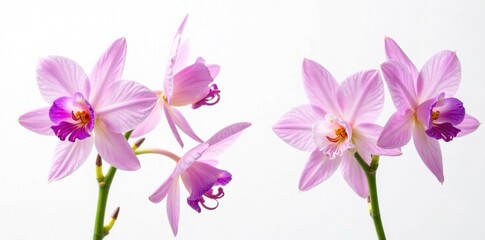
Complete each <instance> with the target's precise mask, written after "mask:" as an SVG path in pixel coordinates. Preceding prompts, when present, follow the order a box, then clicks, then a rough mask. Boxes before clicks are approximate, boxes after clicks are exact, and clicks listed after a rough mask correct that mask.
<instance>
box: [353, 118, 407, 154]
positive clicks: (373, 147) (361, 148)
mask: <svg viewBox="0 0 485 240" xmlns="http://www.w3.org/2000/svg"><path fill="white" fill-rule="evenodd" d="M382 129H383V127H381V126H379V125H377V124H373V123H363V124H360V125H358V126H355V127H354V129H353V132H352V133H353V135H352V140H353V141H354V143H355V147H356V150H357V152H359V153H360V155H361V156H362V157H364V156H365V157H364V158H366V160H368V161H370V156H371V155H384V156H398V155H401V150H400V149H399V148H392V149H385V148H381V147H379V146H377V139H378V138H379V136H380V135H381V132H382Z"/></svg>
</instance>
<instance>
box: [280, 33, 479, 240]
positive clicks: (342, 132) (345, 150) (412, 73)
mask: <svg viewBox="0 0 485 240" xmlns="http://www.w3.org/2000/svg"><path fill="white" fill-rule="evenodd" d="M385 51H386V56H387V61H385V62H384V63H383V64H382V65H381V72H382V75H383V77H384V79H385V81H386V83H387V86H388V89H389V91H390V94H391V96H392V101H393V103H394V106H395V107H396V112H395V113H394V114H393V115H392V116H391V117H390V118H389V120H388V121H387V123H386V125H385V126H384V127H381V126H379V125H377V124H375V123H374V122H375V121H376V120H377V118H378V116H379V114H380V112H381V110H382V108H383V104H384V88H383V83H382V80H381V75H380V74H379V70H366V71H360V72H357V73H355V74H353V75H351V76H349V77H347V78H346V79H345V80H344V81H343V82H342V83H341V84H338V83H337V81H336V80H335V79H334V78H333V76H332V75H331V74H330V73H329V72H328V71H327V70H326V69H325V68H324V67H323V66H321V65H320V64H318V63H316V62H315V61H312V60H309V59H305V60H304V61H303V83H304V86H305V90H306V94H307V97H308V100H309V101H310V104H307V105H301V106H298V107H295V108H293V109H292V110H290V111H289V112H288V113H286V114H285V115H283V116H282V117H281V119H280V120H279V121H278V122H277V123H276V124H275V125H274V126H273V130H274V132H275V133H276V135H278V136H279V137H280V138H281V139H282V140H283V141H284V142H286V143H287V144H289V145H290V146H292V147H294V148H296V149H299V150H302V151H308V152H311V154H310V157H309V159H308V161H307V163H306V165H305V167H304V169H303V172H302V174H301V177H300V183H299V188H300V190H302V191H306V190H309V189H311V188H313V187H315V186H316V185H318V184H320V183H322V182H323V181H325V180H326V179H328V178H329V177H330V176H331V175H332V174H333V173H334V172H335V171H336V169H337V167H338V166H341V171H342V174H343V177H344V179H345V180H346V182H347V183H348V185H349V186H350V187H351V188H352V190H353V191H354V192H355V193H357V195H359V196H360V197H363V198H367V199H368V201H370V208H371V209H370V211H371V216H372V218H373V221H374V225H375V227H376V232H377V235H378V237H379V239H385V234H384V228H383V225H382V220H381V218H380V213H379V205H378V199H377V189H376V179H375V174H376V171H377V167H378V165H379V156H381V155H384V156H397V155H401V150H400V148H401V147H402V146H404V145H406V144H407V143H408V142H409V141H410V140H411V137H412V138H413V141H414V145H415V147H416V150H417V152H418V154H419V156H420V157H421V159H422V160H423V162H424V164H425V165H426V166H427V167H428V169H429V170H430V171H431V172H432V173H433V174H434V175H435V176H436V178H437V179H438V181H439V182H441V183H443V181H444V175H443V163H442V156H441V150H440V145H439V140H443V141H445V142H449V141H451V140H452V139H453V138H455V137H461V136H464V135H466V134H469V133H471V132H473V131H475V130H476V129H477V128H478V126H479V122H478V120H477V119H475V118H474V117H472V116H470V115H469V114H467V113H466V112H465V107H464V106H463V103H462V102H461V101H460V100H459V99H457V98H455V97H454V95H455V93H456V92H457V90H458V86H459V83H460V77H461V76H460V74H461V69H460V62H459V60H458V58H457V56H456V54H455V53H454V52H450V51H442V52H439V53H437V54H436V55H434V56H433V57H431V58H430V59H429V60H428V61H427V62H426V63H425V64H424V66H423V68H422V69H421V71H420V72H418V70H417V68H416V67H415V66H414V64H413V63H412V62H411V61H410V60H409V58H408V57H407V56H406V54H404V52H403V51H402V50H401V48H400V47H399V46H398V45H397V43H396V42H395V41H394V40H392V39H391V38H386V39H385Z"/></svg>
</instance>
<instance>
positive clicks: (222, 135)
mask: <svg viewBox="0 0 485 240" xmlns="http://www.w3.org/2000/svg"><path fill="white" fill-rule="evenodd" d="M249 126H251V123H248V122H240V123H235V124H232V125H229V126H227V127H225V128H223V129H221V130H220V131H218V132H217V133H216V134H214V135H213V136H212V137H211V138H210V139H209V140H207V141H206V143H207V144H209V148H208V149H207V150H206V151H205V152H204V154H203V155H202V156H201V157H200V159H199V160H200V161H203V160H213V159H216V157H217V156H219V154H221V153H222V152H224V151H225V150H226V149H227V148H228V147H229V146H231V144H232V143H233V142H234V141H236V139H237V138H238V137H239V136H241V134H242V131H243V130H244V129H246V128H248V127H249Z"/></svg>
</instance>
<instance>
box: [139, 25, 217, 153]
mask: <svg viewBox="0 0 485 240" xmlns="http://www.w3.org/2000/svg"><path fill="white" fill-rule="evenodd" d="M187 17H188V16H186V17H185V19H184V21H183V22H182V24H181V25H180V27H179V29H178V31H177V33H176V35H175V38H174V41H173V46H172V51H171V57H170V61H169V64H168V67H167V72H166V76H165V80H164V84H163V87H164V90H163V91H157V92H156V93H157V94H158V95H159V100H158V102H157V105H156V106H155V108H154V109H153V111H152V113H151V114H150V115H149V116H148V117H147V118H146V120H145V121H143V122H142V123H141V124H140V126H138V127H137V128H136V129H135V130H134V131H133V133H132V136H133V137H139V136H142V135H144V134H146V133H148V132H150V131H151V130H153V129H154V128H155V127H156V126H157V125H158V123H159V122H160V118H161V115H162V110H163V112H164V114H165V117H166V118H167V121H168V124H169V126H170V128H171V130H172V133H173V134H174V136H175V138H176V139H177V141H178V143H179V144H180V146H182V147H183V145H184V143H183V142H182V139H181V137H180V134H179V132H178V130H177V128H180V129H181V130H182V131H183V132H184V133H185V134H187V135H188V136H189V137H191V138H192V139H194V140H195V141H198V142H202V140H201V139H200V138H199V137H198V136H197V135H196V134H195V133H194V131H193V130H192V128H191V127H190V125H189V123H188V122H187V120H186V119H185V118H184V116H183V115H182V114H181V113H180V112H179V111H178V110H177V109H175V108H174V107H181V106H186V105H192V108H194V109H196V108H199V107H201V106H203V105H214V104H216V103H217V102H219V98H220V95H219V93H220V90H219V89H218V88H217V85H216V84H212V85H210V84H211V83H212V81H213V80H214V78H215V77H216V76H217V75H218V73H219V69H220V68H219V66H218V65H210V64H209V65H206V64H205V61H204V59H203V58H200V57H199V58H198V59H197V60H196V61H195V63H194V64H192V65H189V66H187V59H188V44H187V42H183V43H182V44H181V38H182V32H183V30H184V27H185V23H186V21H187ZM209 85H210V86H209Z"/></svg>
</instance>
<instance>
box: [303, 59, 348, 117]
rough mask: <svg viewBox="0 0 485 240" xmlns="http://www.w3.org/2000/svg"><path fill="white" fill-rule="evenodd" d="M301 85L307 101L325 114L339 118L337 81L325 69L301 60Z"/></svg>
mask: <svg viewBox="0 0 485 240" xmlns="http://www.w3.org/2000/svg"><path fill="white" fill-rule="evenodd" d="M303 83H304V85H305V90H306V94H307V97H308V99H309V100H310V103H311V104H312V105H315V106H318V107H320V108H321V109H323V110H324V111H325V112H327V113H331V114H333V115H335V116H340V108H339V106H338V102H337V86H338V83H337V81H336V80H335V79H334V78H333V76H332V74H330V73H329V72H328V71H327V69H325V68H324V67H323V66H322V65H320V64H318V63H317V62H315V61H312V60H309V59H304V60H303Z"/></svg>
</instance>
